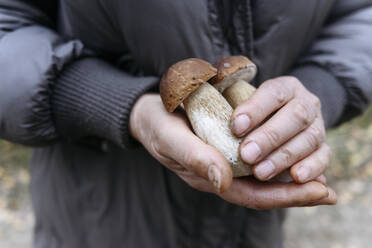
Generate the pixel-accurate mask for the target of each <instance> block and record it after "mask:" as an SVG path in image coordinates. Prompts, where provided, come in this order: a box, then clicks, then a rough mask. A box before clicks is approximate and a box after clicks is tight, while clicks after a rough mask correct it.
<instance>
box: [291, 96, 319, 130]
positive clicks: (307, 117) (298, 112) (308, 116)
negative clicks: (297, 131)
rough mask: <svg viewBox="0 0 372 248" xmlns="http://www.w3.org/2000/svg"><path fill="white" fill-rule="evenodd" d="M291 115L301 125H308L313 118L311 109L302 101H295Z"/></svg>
mask: <svg viewBox="0 0 372 248" xmlns="http://www.w3.org/2000/svg"><path fill="white" fill-rule="evenodd" d="M293 115H294V118H295V119H297V120H298V121H299V122H300V124H301V125H303V126H309V125H310V124H311V123H312V121H313V120H314V118H315V116H314V115H313V111H311V110H310V109H309V107H308V105H307V104H306V103H305V102H304V101H298V102H297V104H296V105H295V107H294V109H293Z"/></svg>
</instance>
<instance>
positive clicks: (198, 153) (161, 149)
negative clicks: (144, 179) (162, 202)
mask: <svg viewBox="0 0 372 248" xmlns="http://www.w3.org/2000/svg"><path fill="white" fill-rule="evenodd" d="M263 87H267V86H263ZM267 88H268V89H270V87H267ZM261 91H262V90H259V91H258V93H260V92H261ZM283 103H285V101H283ZM249 105H250V104H249V103H245V104H243V105H241V106H240V107H239V108H238V109H237V111H239V110H240V111H242V112H237V111H235V115H234V116H235V117H236V116H237V115H236V113H240V114H241V113H244V110H245V109H246V108H247V106H249ZM283 105H284V104H283ZM267 112H270V111H267ZM265 113H266V112H265ZM265 113H264V112H259V113H257V117H253V116H252V117H251V118H252V120H254V121H256V122H253V121H252V126H251V127H253V126H254V125H253V124H258V123H259V120H260V118H261V117H263V119H265V118H264V117H265V116H264V115H265ZM270 113H271V112H270ZM278 113H279V112H278ZM314 115H315V114H314ZM253 118H254V119H253ZM272 118H274V117H272ZM286 127H288V125H286ZM130 130H131V134H132V136H133V137H135V138H136V139H137V140H138V141H139V142H141V143H142V144H143V145H144V147H145V148H146V149H147V150H148V151H149V153H150V154H151V155H152V156H153V157H154V158H155V159H157V160H158V161H159V162H160V163H162V164H163V165H164V166H166V167H167V168H168V169H170V170H172V171H173V172H175V173H176V174H177V175H178V176H179V177H180V178H182V179H183V180H184V181H185V182H186V183H187V184H189V185H190V186H191V187H193V188H195V189H197V190H200V191H204V192H210V193H214V194H217V195H219V196H220V197H221V198H223V199H225V200H226V201H228V202H231V203H234V204H237V205H241V206H244V207H248V208H252V209H274V208H282V207H295V206H314V205H332V204H335V203H336V194H335V192H334V191H333V190H332V189H331V188H329V187H327V186H326V185H325V178H324V176H322V172H323V169H321V170H320V169H314V170H315V171H318V172H319V173H313V175H314V179H315V180H307V182H306V183H303V184H297V183H295V182H293V183H288V184H285V183H277V182H260V181H259V180H257V179H254V178H253V177H247V178H239V179H233V178H232V172H231V168H230V165H229V163H228V162H227V161H226V159H225V158H224V157H223V155H222V154H220V153H219V152H218V151H217V150H216V149H215V148H213V147H211V146H209V145H207V144H205V143H204V142H202V141H201V140H200V139H199V138H198V137H197V136H195V134H194V133H193V132H192V131H191V129H190V125H189V123H188V121H187V118H186V117H185V114H184V113H183V112H182V110H177V111H176V112H175V113H168V112H167V111H166V110H165V108H164V107H163V105H162V102H161V99H160V96H159V95H156V94H146V95H143V96H142V97H141V98H140V99H139V100H138V101H137V102H136V104H135V106H134V108H133V110H132V112H131V117H130ZM257 130H258V129H257ZM286 132H288V131H286ZM243 135H244V133H240V134H239V136H243ZM282 136H283V137H285V136H284V134H283V135H282ZM249 137H250V136H248V137H247V138H249ZM246 141H247V140H245V142H246ZM260 145H261V143H260ZM265 148H266V147H265ZM268 150H269V148H267V150H265V152H266V151H268ZM263 154H264V153H263ZM311 166H314V165H313V164H311ZM287 167H289V166H285V165H283V167H282V168H283V169H284V168H287ZM297 167H298V168H299V165H298V166H297ZM297 167H295V166H294V167H293V169H292V170H293V172H296V171H297V169H295V168H297ZM314 168H316V166H315V167H314ZM279 171H280V170H279V169H278V173H279ZM315 175H316V176H315Z"/></svg>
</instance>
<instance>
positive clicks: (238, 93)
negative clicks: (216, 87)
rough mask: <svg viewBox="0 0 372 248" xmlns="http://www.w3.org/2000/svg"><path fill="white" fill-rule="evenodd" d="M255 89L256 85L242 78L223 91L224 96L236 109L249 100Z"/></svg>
mask: <svg viewBox="0 0 372 248" xmlns="http://www.w3.org/2000/svg"><path fill="white" fill-rule="evenodd" d="M255 91H256V88H255V87H254V86H252V85H250V84H249V83H248V82H246V81H243V80H241V79H240V80H238V81H237V82H236V83H234V84H233V85H231V86H230V87H229V88H227V89H226V90H225V91H224V92H223V96H224V97H225V99H226V100H227V101H228V102H229V104H230V105H231V107H233V109H235V108H236V107H238V106H239V105H240V104H242V103H243V102H245V101H246V100H248V98H249V97H250V96H251V95H253V93H254V92H255Z"/></svg>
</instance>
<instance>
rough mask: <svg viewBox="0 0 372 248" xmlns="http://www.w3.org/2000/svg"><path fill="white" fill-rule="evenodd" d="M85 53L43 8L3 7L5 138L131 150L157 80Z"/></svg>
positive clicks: (1, 119) (5, 3)
mask: <svg viewBox="0 0 372 248" xmlns="http://www.w3.org/2000/svg"><path fill="white" fill-rule="evenodd" d="M39 2H40V1H39ZM85 50H86V49H85V48H84V45H83V44H82V42H81V41H79V40H66V39H65V38H63V37H61V36H59V35H58V34H57V33H56V32H55V31H54V30H53V21H51V20H50V19H49V17H48V16H46V15H45V14H44V13H43V12H41V11H40V10H39V9H38V8H36V7H34V6H32V5H29V4H27V3H26V1H20V0H0V138H3V139H6V140H8V141H12V142H16V143H21V144H25V145H31V146H40V145H47V144H50V143H53V142H56V141H57V140H59V139H68V140H77V139H81V138H84V137H98V138H101V139H105V140H109V141H112V142H114V143H116V144H118V145H120V146H122V147H126V146H127V144H128V142H129V140H130V137H129V131H128V120H129V114H130V110H131V108H132V106H133V104H134V103H135V101H136V99H137V98H138V97H139V96H140V95H142V94H143V93H144V92H145V91H147V90H148V89H149V88H151V87H153V86H154V85H156V83H157V81H158V79H157V78H154V77H134V76H132V75H130V74H128V73H125V72H123V71H121V70H119V69H117V68H116V67H115V66H113V65H111V64H110V63H107V62H105V61H103V60H101V59H99V58H93V57H86V56H84V54H85V53H84V51H85Z"/></svg>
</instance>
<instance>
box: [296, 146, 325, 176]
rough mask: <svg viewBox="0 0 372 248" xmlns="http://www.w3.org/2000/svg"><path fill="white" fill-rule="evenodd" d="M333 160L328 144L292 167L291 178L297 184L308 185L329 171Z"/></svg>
mask: <svg viewBox="0 0 372 248" xmlns="http://www.w3.org/2000/svg"><path fill="white" fill-rule="evenodd" d="M331 160H332V151H331V149H330V148H329V146H328V145H327V144H325V143H324V144H323V145H322V146H321V147H320V148H319V149H318V150H316V151H315V152H314V153H312V154H311V155H310V156H308V157H307V158H305V159H303V160H302V161H300V162H298V163H297V164H295V165H293V166H292V167H291V176H292V178H293V179H294V180H295V181H296V182H297V183H306V182H308V181H311V180H314V179H315V178H317V177H319V176H320V175H321V174H323V173H324V171H325V170H326V169H327V167H328V165H329V164H330V163H331Z"/></svg>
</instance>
